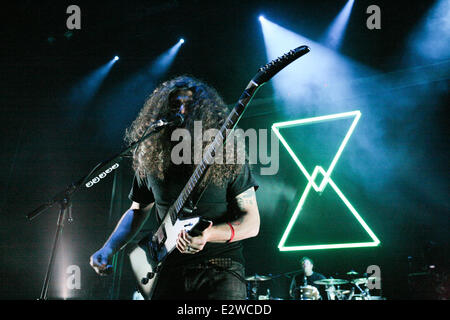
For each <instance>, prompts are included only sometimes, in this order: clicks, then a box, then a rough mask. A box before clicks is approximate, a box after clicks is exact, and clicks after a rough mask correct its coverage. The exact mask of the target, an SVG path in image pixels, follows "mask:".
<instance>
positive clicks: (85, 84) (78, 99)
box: [68, 56, 119, 118]
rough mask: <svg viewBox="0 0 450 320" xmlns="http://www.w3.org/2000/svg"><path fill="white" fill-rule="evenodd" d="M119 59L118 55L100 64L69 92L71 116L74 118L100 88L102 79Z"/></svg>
mask: <svg viewBox="0 0 450 320" xmlns="http://www.w3.org/2000/svg"><path fill="white" fill-rule="evenodd" d="M117 60H119V57H118V56H115V57H114V58H112V59H111V60H109V61H108V62H107V63H105V64H104V65H102V66H100V67H99V68H97V69H96V70H94V71H92V72H91V73H90V74H88V75H87V76H85V77H84V78H83V79H81V80H80V81H79V82H78V83H77V84H76V85H75V86H74V87H73V88H72V89H71V90H70V92H69V95H68V102H69V105H71V106H72V110H71V112H72V116H73V118H75V117H76V116H77V115H79V114H80V113H81V111H82V110H83V108H85V107H86V106H87V105H88V104H89V103H90V102H91V101H92V99H93V98H94V96H95V94H96V93H97V92H98V90H99V89H100V86H101V85H102V83H103V81H104V80H105V78H106V77H107V75H108V74H109V72H110V71H111V68H112V66H113V65H114V64H115V62H116V61H117Z"/></svg>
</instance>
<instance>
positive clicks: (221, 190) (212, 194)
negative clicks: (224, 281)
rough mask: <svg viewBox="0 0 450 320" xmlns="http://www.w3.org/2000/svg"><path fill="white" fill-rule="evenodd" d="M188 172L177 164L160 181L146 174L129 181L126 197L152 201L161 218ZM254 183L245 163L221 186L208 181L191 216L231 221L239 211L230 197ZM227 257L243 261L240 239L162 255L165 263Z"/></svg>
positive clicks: (175, 197) (182, 185)
mask: <svg viewBox="0 0 450 320" xmlns="http://www.w3.org/2000/svg"><path fill="white" fill-rule="evenodd" d="M190 176H191V174H189V173H187V172H186V170H183V168H182V167H181V166H175V165H173V166H171V168H170V169H169V170H168V172H167V173H166V174H165V179H164V180H161V179H158V178H156V177H153V176H147V177H146V178H145V179H141V181H139V180H138V179H137V178H136V177H134V180H133V186H132V188H131V191H130V194H129V199H130V200H132V201H134V202H138V203H141V204H144V205H145V204H149V203H152V202H155V207H156V212H157V220H158V223H157V225H159V222H160V221H161V220H162V219H163V218H164V216H165V214H166V212H167V210H168V208H169V207H170V206H171V205H172V204H173V203H174V202H175V200H176V199H177V198H178V196H179V194H180V193H181V191H182V190H183V188H184V186H185V185H186V183H187V181H188V180H189V178H190ZM252 187H255V190H256V189H257V188H258V185H257V183H256V181H255V179H254V177H253V175H252V173H251V170H250V167H249V165H248V164H247V163H246V164H245V165H243V168H242V171H241V172H240V174H239V175H238V176H236V177H235V178H234V179H231V180H230V181H228V182H227V184H225V185H224V186H217V185H215V184H213V183H209V184H208V186H207V187H206V189H205V190H204V192H203V195H202V197H201V198H200V200H199V202H198V203H197V209H196V210H195V211H194V213H193V215H195V216H202V217H204V218H206V219H208V220H211V221H212V222H213V224H220V223H224V222H231V221H234V220H236V219H237V217H238V215H239V214H240V213H239V211H238V210H236V208H235V202H234V201H233V200H234V198H235V197H236V196H237V195H239V194H241V193H242V192H244V191H246V190H248V189H250V188H252ZM219 257H223V258H231V259H233V260H234V261H237V262H240V263H242V264H243V263H244V257H243V254H242V243H241V241H233V242H231V243H207V244H206V245H205V247H204V248H203V250H201V251H200V252H198V253H196V254H193V255H191V254H181V253H180V252H179V251H178V250H177V249H175V250H173V251H172V253H171V254H170V255H169V256H168V257H167V258H166V261H165V266H166V267H169V266H170V265H177V264H179V263H183V264H187V263H198V262H200V261H204V260H208V259H211V258H219Z"/></svg>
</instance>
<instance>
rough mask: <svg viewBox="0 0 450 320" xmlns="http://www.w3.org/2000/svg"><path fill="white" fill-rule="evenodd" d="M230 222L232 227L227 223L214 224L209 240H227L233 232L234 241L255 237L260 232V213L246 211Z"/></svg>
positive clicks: (220, 241)
mask: <svg viewBox="0 0 450 320" xmlns="http://www.w3.org/2000/svg"><path fill="white" fill-rule="evenodd" d="M230 224H231V227H230V225H228V224H227V223H223V224H219V225H215V226H214V225H213V226H212V228H211V229H210V231H209V235H208V242H219V243H224V242H227V241H228V240H230V238H231V236H232V233H233V232H234V237H233V241H239V240H243V239H247V238H251V237H255V236H256V235H257V234H258V232H259V224H260V221H259V214H258V213H254V212H246V213H245V214H244V215H243V216H242V217H241V218H239V219H237V220H235V221H231V222H230ZM231 228H233V230H232V229H231Z"/></svg>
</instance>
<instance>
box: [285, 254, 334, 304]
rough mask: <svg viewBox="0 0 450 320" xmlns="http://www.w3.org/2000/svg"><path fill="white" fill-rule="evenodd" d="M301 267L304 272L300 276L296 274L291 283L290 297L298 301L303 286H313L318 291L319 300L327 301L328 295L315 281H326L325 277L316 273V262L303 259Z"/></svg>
mask: <svg viewBox="0 0 450 320" xmlns="http://www.w3.org/2000/svg"><path fill="white" fill-rule="evenodd" d="M300 265H301V267H302V271H301V272H300V273H298V274H296V275H295V276H294V277H293V278H292V281H291V286H290V288H289V295H290V296H291V297H292V298H294V299H296V300H298V299H300V291H301V287H303V286H313V287H315V288H316V289H317V292H316V293H317V296H319V299H320V298H322V299H326V298H327V294H326V292H325V291H324V290H323V289H324V288H323V286H319V285H317V284H315V283H314V281H317V280H322V279H326V278H325V276H324V275H322V274H320V273H318V272H314V271H313V267H314V262H313V261H312V259H311V258H308V257H303V258H302V259H301V260H300ZM314 291H315V289H314Z"/></svg>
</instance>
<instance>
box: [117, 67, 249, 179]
mask: <svg viewBox="0 0 450 320" xmlns="http://www.w3.org/2000/svg"><path fill="white" fill-rule="evenodd" d="M180 90H190V91H191V92H192V93H193V96H192V102H190V103H189V113H188V115H187V116H186V117H185V121H184V128H186V129H187V130H189V132H190V133H191V136H193V135H192V134H193V132H194V131H193V129H194V121H201V124H202V130H203V131H206V130H208V129H213V128H214V129H220V127H221V126H222V125H223V123H224V122H225V120H226V117H227V116H228V114H229V108H228V107H227V106H226V104H225V103H224V101H223V99H222V98H221V97H220V95H219V94H218V93H217V91H216V90H215V89H214V88H212V87H211V86H209V85H207V84H205V83H204V82H202V81H200V80H198V79H196V78H194V77H192V76H188V75H183V76H178V77H176V78H174V79H172V80H168V81H165V82H163V83H162V84H160V85H159V86H158V87H157V88H156V89H155V90H154V91H153V93H152V94H151V95H150V96H149V97H148V98H147V99H146V101H145V103H144V106H143V107H142V109H141V110H140V112H139V114H138V116H137V118H136V119H135V120H134V121H133V123H132V124H131V126H130V127H129V128H128V129H127V130H126V133H125V141H126V142H127V143H128V144H132V143H134V142H135V141H137V140H139V138H141V137H142V136H143V134H144V133H145V131H146V129H147V128H148V127H149V125H150V123H152V122H154V121H156V120H158V119H161V118H165V117H168V116H169V115H171V114H173V113H174V110H173V106H171V104H170V101H171V97H172V95H173V94H174V93H176V92H177V91H180ZM172 132H173V129H171V128H164V129H162V130H161V131H160V132H158V133H156V134H154V135H153V136H151V137H150V138H148V139H146V140H144V141H143V142H142V143H141V144H140V145H139V146H138V148H137V149H135V150H134V152H133V169H134V171H135V173H136V176H137V177H139V178H143V177H145V176H146V175H147V174H150V175H153V176H155V177H158V178H159V179H161V180H163V179H164V176H165V174H166V173H167V170H168V169H169V167H170V166H171V163H172V161H171V150H172V148H173V146H174V142H173V141H171V134H172ZM238 134H239V133H238V132H236V136H237V135H238ZM235 141H236V140H235ZM210 142H211V141H203V143H202V146H203V150H205V148H206V147H207V145H208V144H209V143H210ZM242 148H244V149H242ZM230 149H232V150H227V148H226V147H224V149H223V156H224V158H225V157H227V159H238V157H237V155H238V154H240V155H242V154H245V145H242V144H236V143H234V148H230ZM227 153H230V154H227ZM231 153H232V154H231ZM191 154H192V155H193V152H192V153H191ZM202 154H203V153H202ZM228 162H229V161H228ZM237 162H238V161H233V163H232V164H229V163H227V162H226V161H223V164H219V163H214V164H213V165H212V166H211V168H210V169H209V170H208V172H207V174H206V176H205V179H203V181H211V182H212V183H214V184H216V185H223V184H224V183H225V182H226V181H228V179H231V178H233V177H234V176H236V175H237V174H238V173H239V172H240V170H242V163H237ZM183 166H184V167H185V168H186V170H190V172H193V170H194V168H195V164H194V161H193V160H192V161H191V164H187V165H183Z"/></svg>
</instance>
